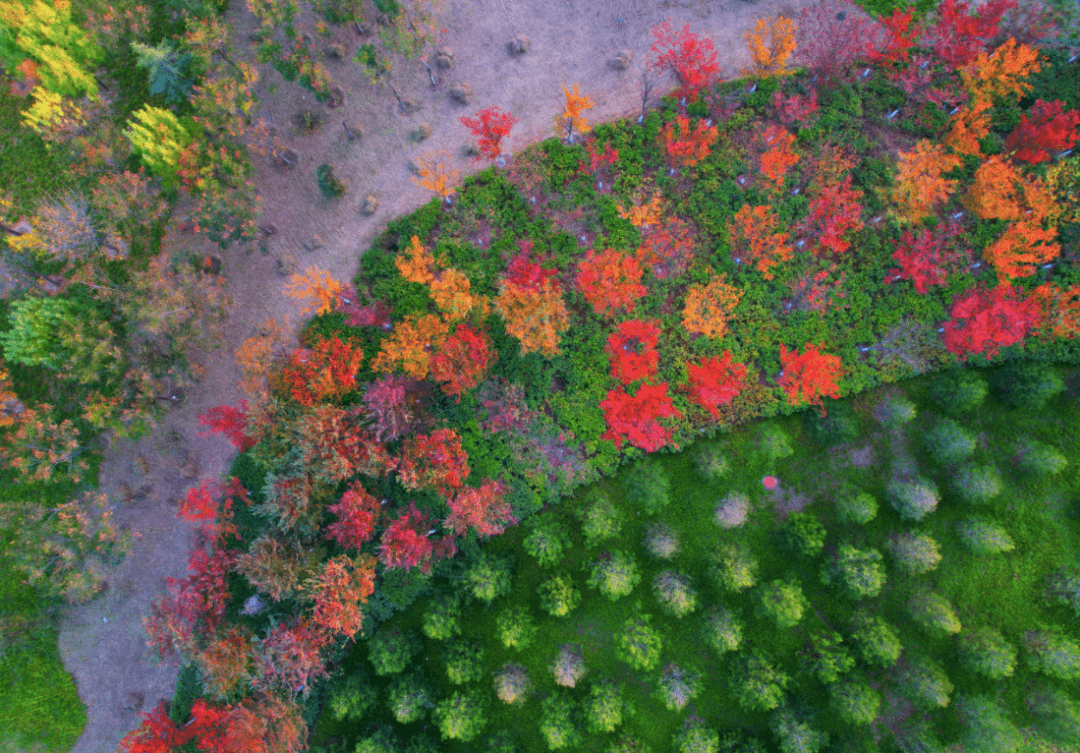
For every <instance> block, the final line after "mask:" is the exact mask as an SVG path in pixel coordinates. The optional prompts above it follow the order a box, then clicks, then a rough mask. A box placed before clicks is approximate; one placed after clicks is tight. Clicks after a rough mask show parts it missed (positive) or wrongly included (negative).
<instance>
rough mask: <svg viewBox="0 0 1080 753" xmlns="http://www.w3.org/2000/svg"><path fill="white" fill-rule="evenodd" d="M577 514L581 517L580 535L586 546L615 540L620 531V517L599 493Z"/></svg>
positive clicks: (603, 495) (613, 506) (608, 501)
mask: <svg viewBox="0 0 1080 753" xmlns="http://www.w3.org/2000/svg"><path fill="white" fill-rule="evenodd" d="M578 514H579V516H580V517H581V533H582V534H584V536H585V543H586V544H587V545H588V546H594V545H595V544H598V543H599V542H601V541H606V540H607V539H613V538H617V537H618V535H619V532H620V531H621V530H622V516H621V515H619V512H618V510H616V509H615V505H613V504H612V503H611V500H610V499H608V498H607V496H606V495H605V494H603V493H601V492H596V493H594V494H593V495H592V497H591V499H589V500H588V501H587V502H586V503H585V506H584V507H582V508H581V509H580V511H579V513H578Z"/></svg>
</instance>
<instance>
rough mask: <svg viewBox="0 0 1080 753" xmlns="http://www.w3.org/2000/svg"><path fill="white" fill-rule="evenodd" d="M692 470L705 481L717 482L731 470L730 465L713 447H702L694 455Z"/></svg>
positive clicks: (720, 452) (716, 448)
mask: <svg viewBox="0 0 1080 753" xmlns="http://www.w3.org/2000/svg"><path fill="white" fill-rule="evenodd" d="M694 469H695V470H696V471H697V472H698V475H700V476H701V477H702V479H704V480H705V481H708V482H713V481H719V480H720V479H722V478H723V477H724V476H726V475H727V473H728V471H730V470H731V463H730V461H729V460H728V458H727V456H726V455H725V454H724V453H723V451H722V450H721V449H720V448H719V447H716V446H715V445H709V446H705V447H702V448H701V449H700V450H698V451H697V452H696V453H695V454H694Z"/></svg>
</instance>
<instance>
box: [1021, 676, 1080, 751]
mask: <svg viewBox="0 0 1080 753" xmlns="http://www.w3.org/2000/svg"><path fill="white" fill-rule="evenodd" d="M1027 706H1028V708H1029V709H1030V710H1031V713H1032V714H1033V715H1034V716H1035V728H1036V729H1037V730H1038V731H1039V732H1041V733H1042V734H1043V735H1045V736H1046V737H1048V738H1049V739H1050V740H1051V741H1053V742H1055V743H1058V744H1059V745H1078V744H1080V703H1077V702H1076V700H1075V699H1073V698H1071V697H1070V696H1069V694H1068V693H1066V692H1065V691H1064V690H1062V689H1061V688H1059V687H1057V686H1055V685H1045V686H1043V687H1040V688H1037V689H1036V690H1034V691H1032V692H1031V693H1030V694H1029V695H1028V697H1027Z"/></svg>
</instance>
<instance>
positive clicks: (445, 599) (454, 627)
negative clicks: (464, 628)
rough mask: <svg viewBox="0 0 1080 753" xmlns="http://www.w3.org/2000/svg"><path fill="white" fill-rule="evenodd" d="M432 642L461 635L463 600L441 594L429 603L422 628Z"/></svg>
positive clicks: (451, 595)
mask: <svg viewBox="0 0 1080 753" xmlns="http://www.w3.org/2000/svg"><path fill="white" fill-rule="evenodd" d="M421 629H422V630H423V631H424V635H426V636H427V637H428V638H431V639H432V640H436V641H445V640H446V639H448V638H452V637H453V636H455V635H461V600H460V599H459V598H458V597H457V596H455V595H454V594H448V593H444V594H440V595H438V596H436V597H435V598H433V599H432V600H431V601H430V602H428V605H427V609H425V610H424V622H423V625H422V628H421Z"/></svg>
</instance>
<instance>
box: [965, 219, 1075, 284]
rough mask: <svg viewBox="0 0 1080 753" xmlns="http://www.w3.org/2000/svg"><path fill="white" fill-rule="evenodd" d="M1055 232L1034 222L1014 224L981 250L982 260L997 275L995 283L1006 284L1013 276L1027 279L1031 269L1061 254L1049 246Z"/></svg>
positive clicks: (1058, 249)
mask: <svg viewBox="0 0 1080 753" xmlns="http://www.w3.org/2000/svg"><path fill="white" fill-rule="evenodd" d="M1056 237H1057V229H1056V228H1050V229H1045V228H1042V227H1040V226H1039V225H1037V224H1035V223H1034V222H1025V221H1021V222H1014V223H1013V224H1011V225H1009V227H1008V228H1007V229H1006V230H1005V232H1004V233H1003V234H1002V235H1001V237H1000V238H998V239H997V241H995V242H994V243H991V244H990V245H989V246H987V247H986V249H985V250H984V251H983V258H984V259H986V261H988V262H989V263H990V265H991V266H992V267H993V268H994V271H995V272H997V275H998V281H999V282H1001V283H1003V284H1007V283H1008V282H1009V281H1010V280H1012V279H1014V278H1016V277H1030V276H1031V275H1033V274H1035V268H1036V266H1038V265H1039V264H1044V263H1046V262H1048V261H1050V260H1051V259H1055V258H1057V255H1058V254H1059V253H1061V245H1060V244H1058V243H1053V240H1054V239H1055V238H1056Z"/></svg>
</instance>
